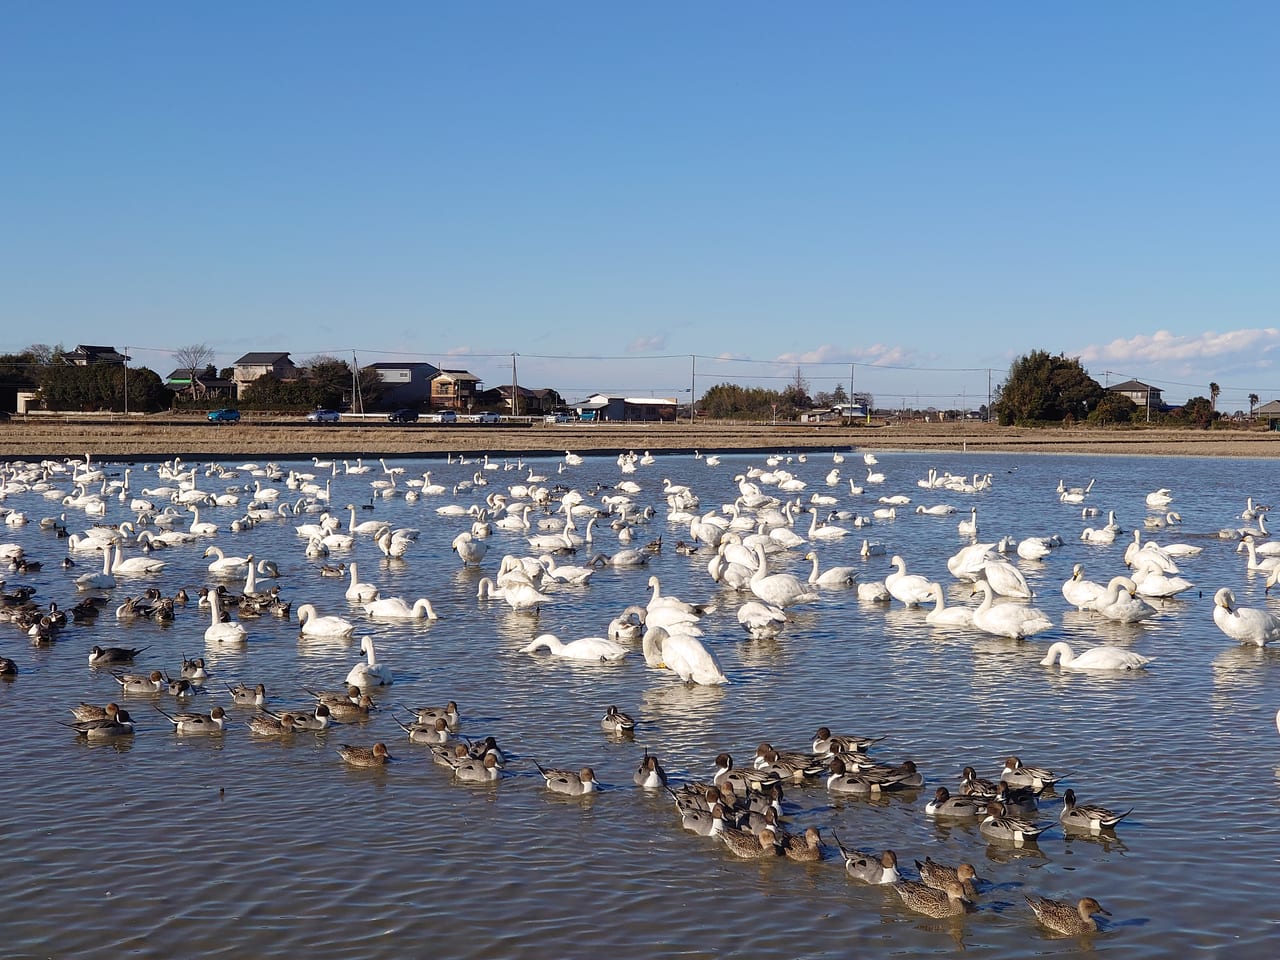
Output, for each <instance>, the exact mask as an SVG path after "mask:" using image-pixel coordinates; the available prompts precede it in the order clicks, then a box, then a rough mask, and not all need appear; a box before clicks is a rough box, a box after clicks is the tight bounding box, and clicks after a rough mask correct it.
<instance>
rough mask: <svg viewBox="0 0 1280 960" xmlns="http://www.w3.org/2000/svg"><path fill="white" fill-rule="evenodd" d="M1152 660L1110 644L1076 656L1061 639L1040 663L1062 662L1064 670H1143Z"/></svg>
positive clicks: (1046, 664) (1045, 665)
mask: <svg viewBox="0 0 1280 960" xmlns="http://www.w3.org/2000/svg"><path fill="white" fill-rule="evenodd" d="M1150 662H1151V658H1150V657H1144V656H1142V655H1141V654H1137V653H1134V652H1133V651H1131V650H1124V649H1122V648H1121V647H1109V646H1101V647H1090V648H1089V649H1088V650H1085V651H1084V652H1083V653H1081V654H1080V655H1079V656H1076V655H1075V654H1074V653H1073V652H1072V650H1071V647H1070V645H1068V644H1067V643H1066V642H1064V641H1062V640H1059V641H1058V642H1057V643H1054V644H1052V645H1051V646H1050V647H1049V652H1048V653H1046V654H1045V657H1044V659H1043V660H1041V661H1040V665H1041V666H1042V667H1052V666H1053V665H1054V664H1055V663H1060V664H1061V666H1062V668H1063V669H1064V670H1141V669H1142V668H1143V667H1145V666H1146V665H1147V664H1148V663H1150Z"/></svg>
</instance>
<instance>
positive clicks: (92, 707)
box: [71, 702, 120, 721]
mask: <svg viewBox="0 0 1280 960" xmlns="http://www.w3.org/2000/svg"><path fill="white" fill-rule="evenodd" d="M119 712H120V707H119V706H118V705H116V704H114V703H108V704H107V705H106V706H105V707H100V706H98V705H97V704H96V703H83V702H82V703H80V704H79V705H78V706H75V707H72V708H71V715H72V716H73V717H75V718H76V719H77V720H82V721H83V720H106V719H109V718H110V719H114V718H115V716H116V714H118V713H119Z"/></svg>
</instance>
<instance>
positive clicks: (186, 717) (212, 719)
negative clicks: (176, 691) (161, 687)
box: [152, 704, 227, 734]
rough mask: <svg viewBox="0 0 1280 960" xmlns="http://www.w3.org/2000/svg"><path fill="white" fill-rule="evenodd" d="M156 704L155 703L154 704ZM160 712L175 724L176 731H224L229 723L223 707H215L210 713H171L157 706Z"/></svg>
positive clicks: (205, 732) (157, 710)
mask: <svg viewBox="0 0 1280 960" xmlns="http://www.w3.org/2000/svg"><path fill="white" fill-rule="evenodd" d="M152 706H155V704H152ZM155 710H156V712H157V713H158V714H160V715H161V716H162V717H164V718H165V719H166V720H168V721H169V722H170V723H172V724H173V729H174V731H175V732H176V733H183V734H187V733H196V734H207V733H222V731H223V730H224V729H225V728H226V725H227V712H226V711H225V710H223V709H222V707H214V708H213V709H212V710H210V711H209V712H208V713H177V714H170V713H166V712H165V711H164V710H161V709H160V707H158V706H155Z"/></svg>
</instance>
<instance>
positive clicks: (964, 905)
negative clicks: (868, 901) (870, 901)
mask: <svg viewBox="0 0 1280 960" xmlns="http://www.w3.org/2000/svg"><path fill="white" fill-rule="evenodd" d="M893 889H894V890H896V891H897V893H898V896H900V897H901V898H902V903H903V905H904V906H906V907H907V909H909V910H914V911H915V912H916V913H923V914H924V915H925V916H926V917H958V916H960V915H962V914H963V913H964V912H965V911H966V910H968V908H969V901H967V900H966V899H965V896H964V887H963V886H961V885H960V884H959V883H958V882H956V881H954V880H952V881H949V882H948V883H947V884H945V886H944V887H943V889H941V890H935V889H934V888H933V887H930V886H927V885H926V884H923V883H920V882H919V881H917V880H899V881H897V882H896V883H895V884H894V885H893Z"/></svg>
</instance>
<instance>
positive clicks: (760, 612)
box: [738, 600, 787, 640]
mask: <svg viewBox="0 0 1280 960" xmlns="http://www.w3.org/2000/svg"><path fill="white" fill-rule="evenodd" d="M738 623H739V624H740V625H741V626H742V629H743V630H745V631H747V636H749V637H751V638H752V639H753V640H772V639H773V638H774V637H776V636H777V635H778V634H779V633H781V632H782V628H783V627H784V626H786V623H787V612H786V611H785V610H783V609H782V608H781V607H775V606H773V605H772V604H769V603H765V602H764V601H762V600H748V601H747V602H746V603H744V604H743V605H742V606H740V607H739V608H738Z"/></svg>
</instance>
